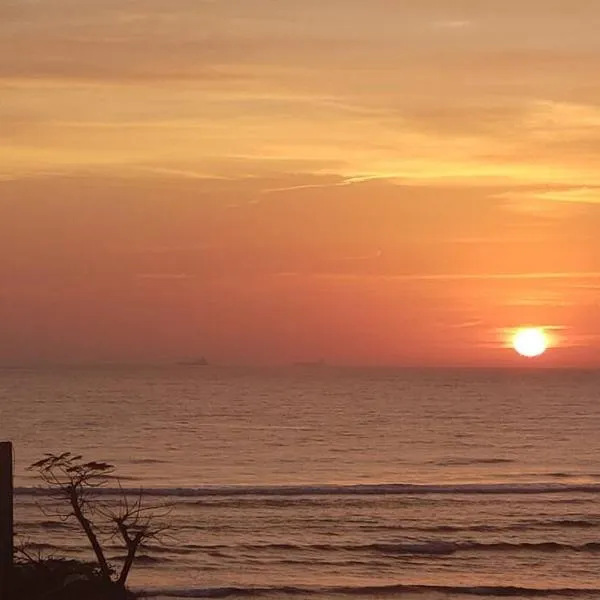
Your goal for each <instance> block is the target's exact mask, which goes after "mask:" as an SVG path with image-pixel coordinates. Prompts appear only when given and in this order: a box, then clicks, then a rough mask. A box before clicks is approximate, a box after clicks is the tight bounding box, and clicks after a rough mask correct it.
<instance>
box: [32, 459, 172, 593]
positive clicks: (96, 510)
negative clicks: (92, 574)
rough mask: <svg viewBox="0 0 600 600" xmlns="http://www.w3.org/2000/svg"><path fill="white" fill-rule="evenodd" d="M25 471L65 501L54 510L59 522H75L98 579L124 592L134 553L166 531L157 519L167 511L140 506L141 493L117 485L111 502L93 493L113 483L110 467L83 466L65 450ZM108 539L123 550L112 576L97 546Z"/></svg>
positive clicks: (109, 465)
mask: <svg viewBox="0 0 600 600" xmlns="http://www.w3.org/2000/svg"><path fill="white" fill-rule="evenodd" d="M29 469H30V470H34V471H37V472H38V473H39V475H40V477H41V478H42V481H43V482H44V483H45V484H46V486H47V487H48V488H49V490H50V491H51V494H52V496H54V497H55V498H57V499H60V500H65V501H66V507H64V508H63V507H60V508H58V509H57V512H58V514H59V516H60V517H61V518H62V519H64V520H69V519H74V520H76V521H77V523H79V525H80V526H81V529H82V530H83V532H84V533H85V535H86V537H87V539H88V541H89V544H90V547H91V549H92V550H93V552H94V555H95V557H96V561H97V563H98V568H99V571H100V575H101V578H102V579H103V580H104V581H105V582H106V583H111V584H115V585H117V586H119V587H121V588H125V583H126V581H127V577H128V575H129V572H130V570H131V567H132V565H133V564H134V562H135V557H136V554H137V552H138V550H140V549H141V548H143V547H144V546H146V545H147V544H148V543H149V542H150V541H151V540H155V539H157V537H158V536H159V535H160V534H161V533H162V532H164V531H165V530H166V529H168V525H166V524H165V523H164V521H163V518H164V517H166V515H167V514H168V507H166V506H156V505H146V504H145V503H144V494H143V491H142V490H140V491H139V493H138V494H137V495H136V496H135V497H132V496H131V494H128V493H127V492H126V491H124V490H123V489H122V488H121V486H120V484H119V486H118V488H119V489H118V499H117V500H116V502H115V501H113V502H111V501H110V497H109V496H107V495H101V494H99V493H98V488H102V487H106V485H107V484H108V483H109V482H110V481H111V480H113V479H115V478H114V475H113V473H114V470H115V469H114V466H113V465H111V464H109V463H105V462H97V461H90V462H86V461H84V460H83V457H82V456H80V455H73V454H71V453H70V452H64V453H63V454H58V455H56V454H46V455H45V457H44V458H43V459H42V460H39V461H37V462H35V463H33V464H32V465H31V466H30V467H29ZM117 483H118V479H117ZM113 539H117V540H119V542H120V544H121V545H122V546H123V548H124V550H125V557H124V559H123V562H122V564H121V568H120V569H119V570H118V572H117V571H115V569H113V568H112V566H111V564H110V562H109V560H108V558H107V554H106V550H105V547H104V546H103V543H106V542H107V541H110V540H113Z"/></svg>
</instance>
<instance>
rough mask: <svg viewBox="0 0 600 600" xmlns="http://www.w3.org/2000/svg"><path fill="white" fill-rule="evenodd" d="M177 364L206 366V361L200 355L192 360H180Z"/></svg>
mask: <svg viewBox="0 0 600 600" xmlns="http://www.w3.org/2000/svg"><path fill="white" fill-rule="evenodd" d="M177 364H178V365H180V366H182V367H207V366H208V361H207V360H206V358H204V356H201V357H200V358H195V359H192V360H181V361H179V362H178V363H177Z"/></svg>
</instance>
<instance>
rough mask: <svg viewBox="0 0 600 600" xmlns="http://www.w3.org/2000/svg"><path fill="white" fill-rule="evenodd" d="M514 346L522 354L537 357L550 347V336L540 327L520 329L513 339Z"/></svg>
mask: <svg viewBox="0 0 600 600" xmlns="http://www.w3.org/2000/svg"><path fill="white" fill-rule="evenodd" d="M512 346H513V348H514V349H515V350H516V351H517V352H518V353H519V354H520V355H521V356H525V357H527V358H535V357H536V356H541V355H542V354H544V352H546V350H547V349H548V336H547V335H546V333H545V332H544V330H543V329H541V328H539V327H527V328H524V329H519V330H518V331H517V332H516V333H515V335H514V337H513V339H512Z"/></svg>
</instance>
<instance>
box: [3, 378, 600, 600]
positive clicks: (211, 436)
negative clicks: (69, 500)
mask: <svg viewBox="0 0 600 600" xmlns="http://www.w3.org/2000/svg"><path fill="white" fill-rule="evenodd" d="M599 389H600V376H599V375H598V374H595V373H592V372H577V371H571V372H553V371H468V370H465V371H450V370H448V371H393V370H382V369H380V370H352V369H330V368H316V369H303V368H297V369H288V370H249V369H248V370H236V369H218V368H212V367H210V368H190V367H174V368H153V369H142V368H136V369H131V368H102V369H101V368H97V369H67V370H51V369H48V370H3V371H0V438H4V439H11V440H13V442H14V443H15V450H16V465H15V469H16V473H17V485H18V486H19V488H20V490H19V494H18V496H17V502H16V511H17V519H18V528H19V532H20V533H21V535H22V537H23V539H24V540H25V541H28V543H30V544H32V547H36V548H41V549H42V550H45V551H47V552H50V553H54V554H65V553H69V554H73V555H74V556H84V552H85V544H84V540H82V539H81V538H80V537H78V535H77V533H76V532H73V531H71V530H70V529H69V528H68V526H66V525H56V524H55V523H51V522H49V520H48V517H47V516H44V515H43V514H42V513H40V511H39V509H38V507H37V502H38V501H39V498H36V497H35V496H34V495H33V494H32V493H31V489H30V488H31V487H32V486H34V485H36V480H35V479H34V477H33V476H32V474H31V473H28V472H27V471H26V467H27V465H29V464H30V463H31V462H33V461H34V460H36V459H38V458H40V457H41V456H42V455H43V453H44V452H62V451H65V450H70V451H73V452H77V453H82V454H84V456H85V457H89V458H90V459H98V460H107V461H109V462H113V463H114V464H115V465H117V467H118V471H119V473H121V475H122V483H123V485H124V486H126V487H128V488H136V487H140V486H142V487H144V488H146V489H147V490H148V493H149V494H150V495H151V496H152V497H155V498H156V500H157V501H163V500H165V499H166V500H168V501H169V502H171V503H173V510H172V514H171V521H172V523H173V530H172V534H171V536H170V537H169V539H168V540H165V545H164V546H161V547H158V548H155V549H153V550H152V549H151V550H150V551H148V554H147V555H145V556H144V558H143V562H142V564H141V565H139V566H138V567H137V568H136V570H135V572H134V573H133V579H132V583H133V584H134V585H136V586H138V587H142V588H144V589H148V590H153V591H154V593H156V594H158V595H161V597H168V596H182V597H186V596H187V597H203V596H210V595H213V596H214V595H219V596H226V597H232V598H235V597H238V596H239V597H241V596H247V595H266V596H270V597H287V596H290V595H291V596H294V597H311V598H329V597H343V596H345V595H353V596H355V595H358V596H361V597H365V598H379V597H390V596H399V597H403V598H413V597H414V598H422V599H433V598H440V599H441V598H459V597H463V596H465V595H469V596H472V595H473V594H476V595H479V596H482V597H486V598H497V597H506V596H507V595H511V596H512V597H517V598H519V597H523V598H525V597H529V596H531V595H533V594H534V593H536V590H537V591H539V593H542V594H543V595H545V596H546V597H564V596H566V595H571V596H572V595H575V597H581V598H598V597H600V591H596V590H600V580H599V575H598V564H599V562H600V502H599V500H600V497H599V493H600V465H599V463H598V457H599V456H600V398H599V394H598V390H599ZM586 590H588V591H586Z"/></svg>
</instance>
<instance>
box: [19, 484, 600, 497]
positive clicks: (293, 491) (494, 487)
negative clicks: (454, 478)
mask: <svg viewBox="0 0 600 600" xmlns="http://www.w3.org/2000/svg"><path fill="white" fill-rule="evenodd" d="M122 491H123V492H125V493H130V494H132V495H133V494H138V493H139V491H140V489H139V488H123V489H120V488H99V489H98V490H96V492H97V493H98V494H104V495H118V494H120V493H121V492H122ZM569 492H571V493H573V492H578V493H598V492H600V483H556V482H546V483H522V484H513V483H482V484H478V483H464V484H437V485H433V484H431V485H420V484H411V483H382V484H356V485H280V486H277V485H275V486H267V485H265V486H243V485H239V486H236V485H232V486H212V485H211V486H203V487H189V488H144V493H145V494H146V495H148V496H158V497H175V498H177V497H179V498H190V497H192V498H194V497H231V496H298V497H301V496H359V495H363V496H373V495H380V496H386V495H427V494H467V495H468V494H514V495H518V494H557V493H569ZM15 494H17V495H21V496H27V495H37V496H47V495H53V492H52V491H51V490H48V489H46V488H36V487H18V488H16V489H15Z"/></svg>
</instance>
